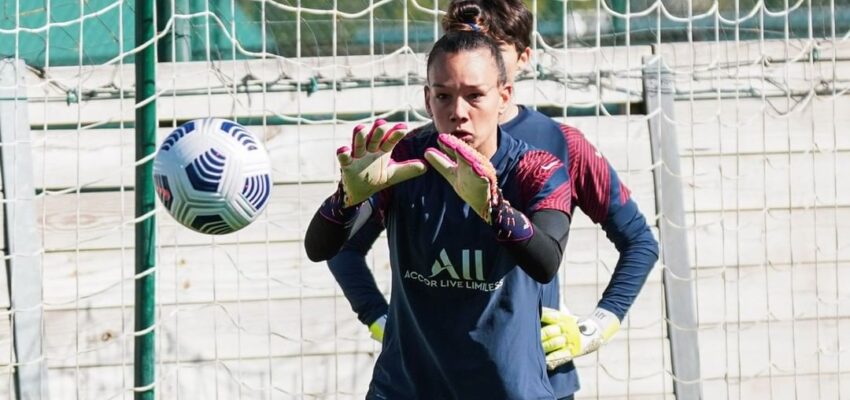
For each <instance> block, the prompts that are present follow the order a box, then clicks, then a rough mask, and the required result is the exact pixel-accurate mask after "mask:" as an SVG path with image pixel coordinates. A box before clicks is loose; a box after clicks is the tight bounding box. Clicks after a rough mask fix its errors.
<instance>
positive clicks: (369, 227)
mask: <svg viewBox="0 0 850 400" xmlns="http://www.w3.org/2000/svg"><path fill="white" fill-rule="evenodd" d="M443 29H444V30H445V31H446V32H451V31H478V32H481V33H484V34H486V35H487V36H489V37H490V38H492V39H494V40H495V41H496V42H497V43H498V44H499V47H500V49H501V51H502V55H503V58H504V62H505V66H506V68H507V70H508V79H509V83H512V82H513V79H514V77H515V75H516V72H517V71H520V70H522V69H523V68H524V66H525V65H526V64H527V63H528V61H529V58H530V55H531V50H530V45H531V42H530V40H531V30H532V15H531V12H530V11H529V10H528V8H526V6H525V5H524V4H523V2H522V1H521V0H504V1H475V0H462V1H458V0H455V1H452V2H451V3H450V5H449V7H448V10H447V12H446V15H445V17H444V19H443ZM500 122H501V123H502V128H504V129H505V130H507V131H509V132H511V133H512V134H513V136H514V137H516V138H518V139H521V140H523V141H525V142H527V143H529V144H531V145H533V146H535V147H538V148H541V149H545V150H547V151H549V152H551V153H552V154H554V155H555V156H557V157H558V158H559V159H560V160H561V161H562V162H563V163H564V164H565V165H566V166H567V171H568V173H569V176H570V178H569V179H570V182H571V185H572V192H571V193H572V199H571V202H570V209H571V210H572V209H574V208H575V207H578V208H580V209H581V210H582V211H583V212H584V213H585V214H587V215H588V216H589V217H590V218H591V219H592V220H593V221H594V222H596V223H597V224H600V225H601V227H602V229H603V230H605V232H606V234H607V237H608V238H609V240H611V242H613V244H614V245H615V246H616V248H617V251H618V252H619V253H620V257H619V260H618V262H617V266H616V268H615V269H614V273H613V275H612V276H611V280H610V283H609V284H608V287H607V288H606V290H605V292H604V293H603V295H602V298H601V299H600V300H599V302H598V308H597V310H596V311H595V312H594V313H592V314H591V315H589V316H588V317H586V318H584V319H582V320H581V321H580V320H578V319H577V318H576V317H574V316H572V315H569V314H568V313H566V310H562V311H558V310H556V309H557V308H559V304H560V293H559V284H558V277H557V276H556V277H555V279H553V281H552V282H550V283H549V284H547V285H545V286H544V288H543V301H542V304H543V306H544V307H546V308H544V312H543V322H544V324H543V328H542V333H543V338H544V342H543V351H545V352H546V354H547V363H548V365H549V368H550V371H549V375H550V381H551V383H552V386H553V388H554V389H555V394H556V397H557V398H559V399H570V398H572V395H573V393H575V392H576V391H577V390H578V388H579V384H578V376H577V374H576V372H575V368H574V366H573V363H572V362H571V360H572V358H573V357H576V356H579V355H582V354H585V353H588V352H591V351H593V350H595V348H596V347H595V346H593V345H592V344H594V343H596V344H597V345H598V343H599V342H596V341H594V340H586V339H588V338H586V337H583V336H582V335H580V334H579V332H580V331H579V329H578V326H579V324H587V323H595V324H597V325H598V326H599V327H600V328H601V329H599V330H598V331H606V332H608V335H607V337H608V338H610V336H611V335H613V333H612V331H615V330H616V329H617V326H618V325H619V321H620V320H621V319H623V317H624V316H625V315H626V312H627V311H628V310H629V308H630V307H631V305H632V303H633V302H634V300H635V298H636V297H637V295H638V293H639V292H640V290H641V288H642V287H643V284H644V282H645V281H646V277H647V276H648V274H649V272H650V271H651V269H652V267H653V265H654V264H655V262H656V261H657V259H658V244H657V242H656V241H655V239H654V238H653V236H652V233H651V232H650V230H649V227H648V226H647V224H646V220H645V218H644V217H643V214H642V213H641V212H640V210H639V209H638V207H637V204H636V203H635V202H634V201H633V200H632V199H631V198H630V195H629V191H628V189H627V188H626V187H625V185H623V183H622V182H621V181H620V180H619V178H618V176H617V174H616V172H615V171H614V168H613V167H611V165H610V164H609V163H608V162H607V161H606V160H605V158H603V157H602V156H601V155H600V154H599V152H598V151H597V150H596V148H595V147H594V146H593V145H592V144H591V143H590V142H588V141H587V139H585V137H584V135H583V134H582V133H581V132H580V131H579V130H577V129H575V128H574V127H571V126H568V125H565V124H560V123H558V122H555V121H553V120H552V119H550V118H548V117H546V116H545V115H543V114H541V113H539V112H537V111H534V110H532V109H529V108H527V107H524V106H521V105H516V104H510V105H508V106H507V107H506V109H505V112H504V113H502V115H501V116H500ZM420 129H423V130H428V129H431V128H430V127H424V128H420ZM382 229H383V226H382V225H381V221H380V219H377V218H375V219H371V220H368V221H366V223H365V224H364V225H363V226H362V227H359V229H358V231H357V232H356V234H354V235H353V236H352V237H351V238H349V240H348V241H347V242H346V244H345V246H344V247H343V249H342V251H340V253H339V255H338V256H336V257H334V258H333V259H331V260H329V261H328V266H329V267H330V270H331V272H332V273H333V275H334V277H335V278H336V280H337V282H338V283H339V285H340V287H341V288H342V290H343V293H344V294H345V297H346V298H347V299H348V301H349V302H350V303H351V306H352V309H353V310H354V311H355V312H356V313H357V316H358V318H359V319H360V321H362V322H363V323H364V324H365V325H366V326H368V327H369V329H370V331H371V332H372V336H373V337H374V338H376V339H377V340H379V341H380V340H381V337H382V333H383V324H384V323H385V322H386V315H387V310H388V304H387V301H386V300H385V299H384V297H383V295H382V294H381V292H380V290H379V289H378V288H377V286H376V285H375V281H374V278H373V276H372V274H371V271H370V270H369V267H368V266H367V265H366V259H365V255H366V253H367V252H368V251H369V249H370V248H371V246H372V244H373V243H374V241H375V239H376V238H377V237H378V235H379V234H380V232H381V231H382ZM590 339H592V338H590ZM537 351H541V350H537Z"/></svg>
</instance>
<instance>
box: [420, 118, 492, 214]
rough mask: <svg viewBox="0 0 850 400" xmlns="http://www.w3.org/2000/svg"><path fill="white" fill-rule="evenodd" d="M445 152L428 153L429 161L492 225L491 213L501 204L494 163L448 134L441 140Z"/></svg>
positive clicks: (464, 199) (427, 151)
mask: <svg viewBox="0 0 850 400" xmlns="http://www.w3.org/2000/svg"><path fill="white" fill-rule="evenodd" d="M437 144H439V146H440V149H442V151H440V150H437V149H435V148H433V147H431V148H429V149H427V150H425V160H427V161H428V163H429V164H431V166H433V167H434V169H436V170H437V172H439V173H440V175H442V176H443V178H445V179H446V181H448V182H449V184H450V185H451V186H452V188H454V190H455V192H456V193H457V194H458V196H460V198H461V199H463V201H465V202H466V204H469V206H470V208H472V210H474V211H475V213H476V214H478V215H479V216H480V217H481V218H482V219H484V221H485V222H487V223H488V224H490V223H491V222H492V218H491V216H490V210H491V208H492V207H493V206H494V205H495V204H498V203H499V201H500V194H499V187H498V185H497V182H496V170H495V169H494V168H493V164H491V163H490V160H488V159H486V158H485V157H484V156H483V155H481V153H479V152H477V151H475V149H473V148H472V147H470V146H469V145H467V144H466V143H464V142H463V141H462V140H460V139H458V138H456V137H454V136H452V135H449V134H445V133H441V134H440V136H439V137H438V138H437Z"/></svg>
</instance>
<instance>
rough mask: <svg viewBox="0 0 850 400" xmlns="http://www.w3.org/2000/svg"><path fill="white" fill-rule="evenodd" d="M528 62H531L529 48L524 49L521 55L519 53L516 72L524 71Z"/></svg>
mask: <svg viewBox="0 0 850 400" xmlns="http://www.w3.org/2000/svg"><path fill="white" fill-rule="evenodd" d="M529 61H531V48H530V47H526V48H525V50H523V51H522V52H521V53H519V57H518V58H517V61H516V70H517V72H520V71H522V70H524V69H525V67H526V66H527V65H528V63H529Z"/></svg>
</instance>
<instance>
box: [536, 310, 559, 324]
mask: <svg viewBox="0 0 850 400" xmlns="http://www.w3.org/2000/svg"><path fill="white" fill-rule="evenodd" d="M559 316H560V313H559V312H558V310H555V309H553V308H548V307H543V312H542V313H541V314H540V322H541V323H542V324H544V325H550V324H557V323H558V321H559Z"/></svg>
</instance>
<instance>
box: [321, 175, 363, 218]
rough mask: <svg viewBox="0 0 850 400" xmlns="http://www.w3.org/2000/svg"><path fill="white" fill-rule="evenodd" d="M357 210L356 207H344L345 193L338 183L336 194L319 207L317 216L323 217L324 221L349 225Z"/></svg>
mask: <svg viewBox="0 0 850 400" xmlns="http://www.w3.org/2000/svg"><path fill="white" fill-rule="evenodd" d="M358 206H359V204H358ZM357 208H358V207H357V206H352V207H345V191H344V190H343V188H342V183H341V182H340V184H339V186H338V187H337V189H336V192H334V194H332V195H331V196H330V197H328V198H327V199H325V201H324V202H323V203H322V205H321V206H320V207H319V214H321V215H322V216H323V217H325V219H327V220H329V221H332V222H336V223H337V224H340V225H349V224H351V223H353V222H354V218H355V217H357Z"/></svg>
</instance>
